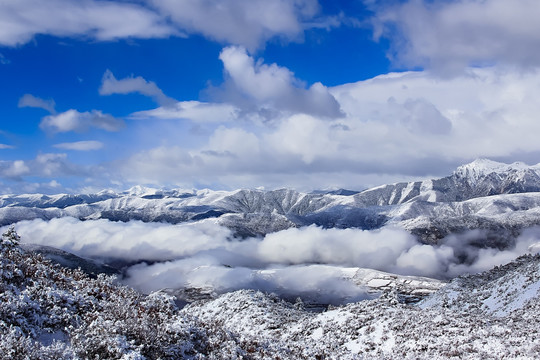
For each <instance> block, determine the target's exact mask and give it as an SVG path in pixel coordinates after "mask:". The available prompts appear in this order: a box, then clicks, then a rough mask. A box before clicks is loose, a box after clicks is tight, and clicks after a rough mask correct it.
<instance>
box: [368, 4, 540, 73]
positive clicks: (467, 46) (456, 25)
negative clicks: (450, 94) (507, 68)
mask: <svg viewBox="0 0 540 360" xmlns="http://www.w3.org/2000/svg"><path fill="white" fill-rule="evenodd" d="M375 9H376V16H375V17H374V18H373V19H372V21H373V23H374V25H375V36H376V37H386V38H388V39H389V40H390V41H391V44H392V46H393V47H392V50H391V53H390V54H389V55H390V57H391V58H392V60H394V61H395V62H396V63H397V64H399V65H401V66H407V67H411V66H412V67H418V66H421V67H424V68H429V69H433V70H435V71H437V72H439V73H440V74H443V75H455V74H459V73H461V72H463V70H464V69H465V68H466V67H468V66H485V65H494V64H502V65H511V66H517V67H519V68H525V69H527V68H535V67H538V63H539V61H540V51H539V50H538V49H539V48H540V39H539V38H538V32H539V31H540V24H539V23H538V21H537V19H538V16H540V7H539V6H538V2H536V1H534V0H515V1H505V0H462V1H427V0H420V1H406V2H398V4H397V5H393V6H385V5H384V3H383V5H380V4H377V5H376V6H375Z"/></svg>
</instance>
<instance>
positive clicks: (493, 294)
mask: <svg viewBox="0 0 540 360" xmlns="http://www.w3.org/2000/svg"><path fill="white" fill-rule="evenodd" d="M18 242H19V240H18V236H17V234H15V233H14V232H13V231H8V233H6V234H5V235H4V236H3V237H2V238H1V240H0V265H1V267H0V270H1V271H0V290H1V291H0V300H1V301H0V354H1V355H0V356H1V357H2V358H5V359H23V358H28V359H53V358H54V359H60V358H61V359H89V358H99V359H113V358H114V359H203V358H209V359H269V358H279V359H325V358H330V359H361V358H387V359H398V358H399V359H447V358H459V359H503V358H504V359H536V358H538V357H539V356H540V336H539V331H540V327H539V326H538V318H539V317H540V296H539V295H540V294H539V289H540V275H539V274H540V255H528V256H524V257H521V258H519V259H517V260H516V261H514V262H511V263H510V264H507V265H505V266H502V267H498V268H495V269H493V270H491V271H488V272H485V273H482V274H478V275H474V276H468V277H461V278H457V279H455V280H453V281H452V282H451V283H450V284H449V285H448V286H446V287H443V288H441V289H440V290H438V291H437V292H435V293H434V294H432V295H431V296H429V297H428V298H426V299H425V300H423V301H422V302H421V303H419V304H416V305H411V304H406V303H403V302H401V301H400V298H399V296H398V293H397V291H396V288H395V287H389V288H388V291H386V292H384V294H383V295H382V296H381V297H379V298H377V299H375V300H365V301H360V302H356V303H352V304H348V305H346V306H340V307H334V308H329V309H328V310H326V311H323V312H313V311H310V309H306V308H305V305H304V304H303V303H302V301H300V300H298V301H296V302H295V303H292V302H285V301H283V300H282V299H280V298H278V297H276V296H274V295H271V294H264V293H261V292H257V291H253V290H241V291H236V292H231V293H227V294H224V295H221V296H219V297H217V298H215V299H211V300H200V301H196V302H194V303H191V304H190V305H188V306H186V307H185V308H183V309H182V310H179V309H177V308H176V307H175V305H174V303H173V302H172V299H171V298H170V297H167V296H166V295H163V294H162V293H154V294H150V295H149V296H143V295H141V294H139V293H137V292H135V291H133V290H131V289H129V288H127V287H120V286H118V285H116V284H115V283H114V281H113V280H112V279H110V278H107V277H105V276H99V277H98V278H97V279H91V278H89V277H87V276H86V275H85V274H83V273H82V272H80V271H76V270H69V269H65V268H62V267H59V266H53V265H51V263H49V262H47V261H45V260H43V259H42V258H41V257H39V256H36V255H33V254H32V253H27V252H25V251H24V250H22V249H21V248H20V247H19V245H18Z"/></svg>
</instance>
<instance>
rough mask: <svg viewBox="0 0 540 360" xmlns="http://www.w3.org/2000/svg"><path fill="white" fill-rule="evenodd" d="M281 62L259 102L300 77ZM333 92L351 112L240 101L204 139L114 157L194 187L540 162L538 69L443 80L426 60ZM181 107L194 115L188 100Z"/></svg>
mask: <svg viewBox="0 0 540 360" xmlns="http://www.w3.org/2000/svg"><path fill="white" fill-rule="evenodd" d="M241 54H242V52H241ZM242 57H243V55H242ZM248 59H250V58H249V57H248ZM241 68H242V67H241ZM280 69H281V68H279V67H276V68H275V69H274V71H273V72H272V71H270V70H269V69H267V70H265V71H263V73H264V76H269V79H267V80H265V81H266V82H268V83H269V86H268V87H267V88H266V89H264V90H260V91H259V90H257V89H255V90H253V92H254V93H255V95H256V96H257V97H258V98H257V99H255V100H253V101H254V103H256V104H264V101H265V100H266V99H270V98H272V97H273V96H276V97H277V96H279V94H280V93H283V92H285V90H283V89H284V88H285V89H286V88H287V86H284V87H280V86H282V84H289V85H290V84H291V82H293V81H292V80H291V78H290V77H289V76H288V75H287V74H288V73H287V71H283V72H282V71H281V70H280ZM277 74H279V76H278V75H277ZM252 75H253V76H254V78H257V76H258V74H257V73H252ZM239 76H240V77H242V76H245V77H246V78H247V79H248V80H246V82H247V84H246V85H245V86H244V88H246V89H248V88H249V86H251V82H250V81H251V79H252V78H251V75H249V74H248V75H245V74H244V75H241V74H240V75H239ZM279 79H284V81H281V80H280V81H278V80H279ZM242 81H243V80H242ZM255 88H256V87H255ZM246 91H247V90H246ZM328 91H329V92H330V93H331V94H332V95H333V99H335V100H336V101H337V102H338V103H339V108H340V109H341V110H342V111H343V113H344V115H343V116H339V117H327V116H317V115H314V114H311V115H307V114H303V113H301V112H294V111H292V110H291V111H290V112H277V113H274V114H273V115H272V117H271V119H272V121H270V122H263V121H258V120H257V119H255V120H253V117H252V113H249V112H244V111H240V110H239V111H238V112H235V113H234V115H231V114H230V113H229V114H225V115H224V116H223V118H226V117H227V116H230V117H231V118H230V121H229V122H227V121H225V120H224V121H222V122H219V121H218V122H216V125H215V126H218V125H219V126H218V127H216V128H214V129H212V128H211V127H210V125H209V124H210V123H209V122H207V123H206V126H208V134H202V135H197V136H198V137H197V138H196V140H198V141H199V142H198V143H197V142H193V143H191V145H190V144H187V143H183V146H182V147H180V146H170V145H168V144H167V142H165V141H164V142H163V143H162V145H161V146H159V147H156V148H149V149H145V150H143V151H140V152H138V153H136V154H134V155H132V156H131V157H130V158H129V159H127V160H126V161H123V162H122V163H119V164H117V165H115V168H116V169H117V171H118V172H119V174H118V177H124V178H128V179H129V180H130V181H132V182H135V183H138V182H150V183H153V184H159V183H166V184H178V185H181V186H188V187H192V186H197V185H196V184H201V183H202V184H216V183H217V184H222V185H223V186H227V187H230V188H237V187H257V186H261V185H263V186H266V187H269V188H275V187H289V186H292V184H296V185H298V184H300V185H301V186H302V185H303V186H302V187H303V188H305V189H308V190H311V189H314V188H326V187H353V188H355V189H361V188H363V187H364V186H366V185H379V184H381V183H383V182H394V181H403V180H405V179H408V180H411V179H418V178H425V177H427V176H430V177H438V176H446V175H448V174H450V173H451V171H453V169H454V168H455V167H456V166H458V165H460V164H463V163H466V162H469V161H471V160H473V159H475V158H478V157H488V158H493V159H498V160H501V161H517V160H521V161H525V162H530V163H537V162H538V154H539V153H540V144H539V143H538V141H537V136H536V134H538V133H539V132H540V123H539V122H538V121H537V114H538V113H540V103H538V101H537V99H536V97H535V95H534V94H536V93H538V92H539V91H540V72H539V71H530V72H528V73H526V74H523V73H521V72H519V71H508V70H503V69H500V68H497V67H494V68H483V69H478V68H476V69H473V68H469V69H468V71H467V73H466V74H463V75H461V76H456V77H453V78H444V79H443V78H440V77H438V76H437V75H435V74H433V73H431V72H427V71H423V72H405V73H393V74H388V75H383V76H379V77H376V78H373V79H369V80H365V81H360V82H357V83H351V84H345V85H341V86H337V87H333V88H329V89H328ZM178 106H179V107H178V108H180V107H181V110H178V112H179V113H181V114H182V113H183V114H185V115H186V119H188V120H189V118H190V116H188V113H189V111H190V110H188V108H187V106H186V105H185V104H183V103H182V105H181V106H180V105H178ZM213 106H216V107H215V108H214V107H213ZM194 107H195V108H196V109H197V111H198V110H199V107H201V108H200V110H201V111H202V112H203V113H204V115H200V117H198V115H192V116H191V120H192V121H193V122H194V123H198V122H199V123H200V122H201V121H202V120H200V119H204V120H206V116H208V117H209V118H212V119H213V118H214V116H213V115H208V114H211V113H213V111H214V110H216V111H218V110H217V109H220V108H221V107H223V109H224V110H227V109H230V110H231V111H232V109H233V108H234V107H233V106H231V107H227V106H226V105H224V104H212V103H205V104H204V105H203V104H200V103H196V104H195V105H194ZM210 109H211V110H212V111H210ZM203 110H204V111H203ZM207 110H208V112H209V113H208V114H207V113H206V111H207ZM151 112H152V111H150V112H148V113H151ZM155 113H156V114H157V115H156V116H163V117H167V116H169V115H168V114H171V115H170V116H174V114H175V111H174V110H171V112H169V113H167V112H166V111H164V110H163V108H160V109H157V110H155ZM193 113H195V110H193ZM193 113H192V114H193ZM134 116H140V114H136V115H134ZM233 117H235V118H233ZM223 118H222V119H223ZM184 129H185V128H184ZM184 129H182V130H181V131H185V130H184ZM168 136H170V138H169V139H168V143H171V144H176V143H177V140H176V139H178V138H181V137H182V136H185V135H184V134H182V133H181V132H180V130H179V131H178V132H175V131H174V129H173V130H172V131H170V132H169V134H168ZM493 144H497V146H494V145H493ZM233 155H234V156H233ZM381 174H383V175H384V176H383V177H381ZM390 175H392V176H393V177H392V176H390Z"/></svg>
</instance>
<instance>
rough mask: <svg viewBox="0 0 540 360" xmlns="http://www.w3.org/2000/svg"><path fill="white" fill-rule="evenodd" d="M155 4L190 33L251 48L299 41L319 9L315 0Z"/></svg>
mask: <svg viewBox="0 0 540 360" xmlns="http://www.w3.org/2000/svg"><path fill="white" fill-rule="evenodd" d="M152 4H153V5H154V6H155V7H156V8H158V9H159V10H160V11H161V12H162V13H163V14H164V15H166V16H168V17H170V19H171V20H172V21H173V22H174V23H175V24H176V25H177V26H178V27H179V28H181V29H183V30H185V31H187V32H190V33H199V34H202V35H204V36H206V37H208V38H211V39H215V40H217V41H220V42H225V43H230V44H238V45H242V46H245V47H247V48H249V49H255V48H257V47H259V46H260V45H261V44H263V43H264V42H265V41H266V40H268V39H270V38H273V37H275V36H278V37H280V38H284V39H286V40H289V41H291V40H292V41H294V40H298V39H300V38H301V37H302V35H303V31H304V28H305V27H307V26H309V25H308V24H307V22H308V21H310V22H311V21H313V18H314V17H315V15H316V14H317V12H318V10H319V6H318V3H317V1H316V0H274V1H265V0H224V1H220V2H219V3H216V1H213V0H201V1H175V0H153V1H152Z"/></svg>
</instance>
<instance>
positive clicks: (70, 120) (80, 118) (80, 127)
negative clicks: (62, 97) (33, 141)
mask: <svg viewBox="0 0 540 360" xmlns="http://www.w3.org/2000/svg"><path fill="white" fill-rule="evenodd" d="M124 126H125V124H124V122H123V121H122V120H120V119H116V118H114V117H113V116H112V115H109V114H103V113H102V112H101V111H99V110H92V111H90V112H88V111H86V112H79V111H77V110H74V109H70V110H68V111H65V112H63V113H60V114H55V115H49V116H46V117H44V118H43V119H42V120H41V123H40V124H39V127H40V128H41V129H43V130H45V131H50V132H52V133H61V132H69V131H75V132H85V131H88V130H89V129H90V128H91V127H95V128H98V129H102V130H106V131H119V130H120V129H122V128H123V127H124Z"/></svg>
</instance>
